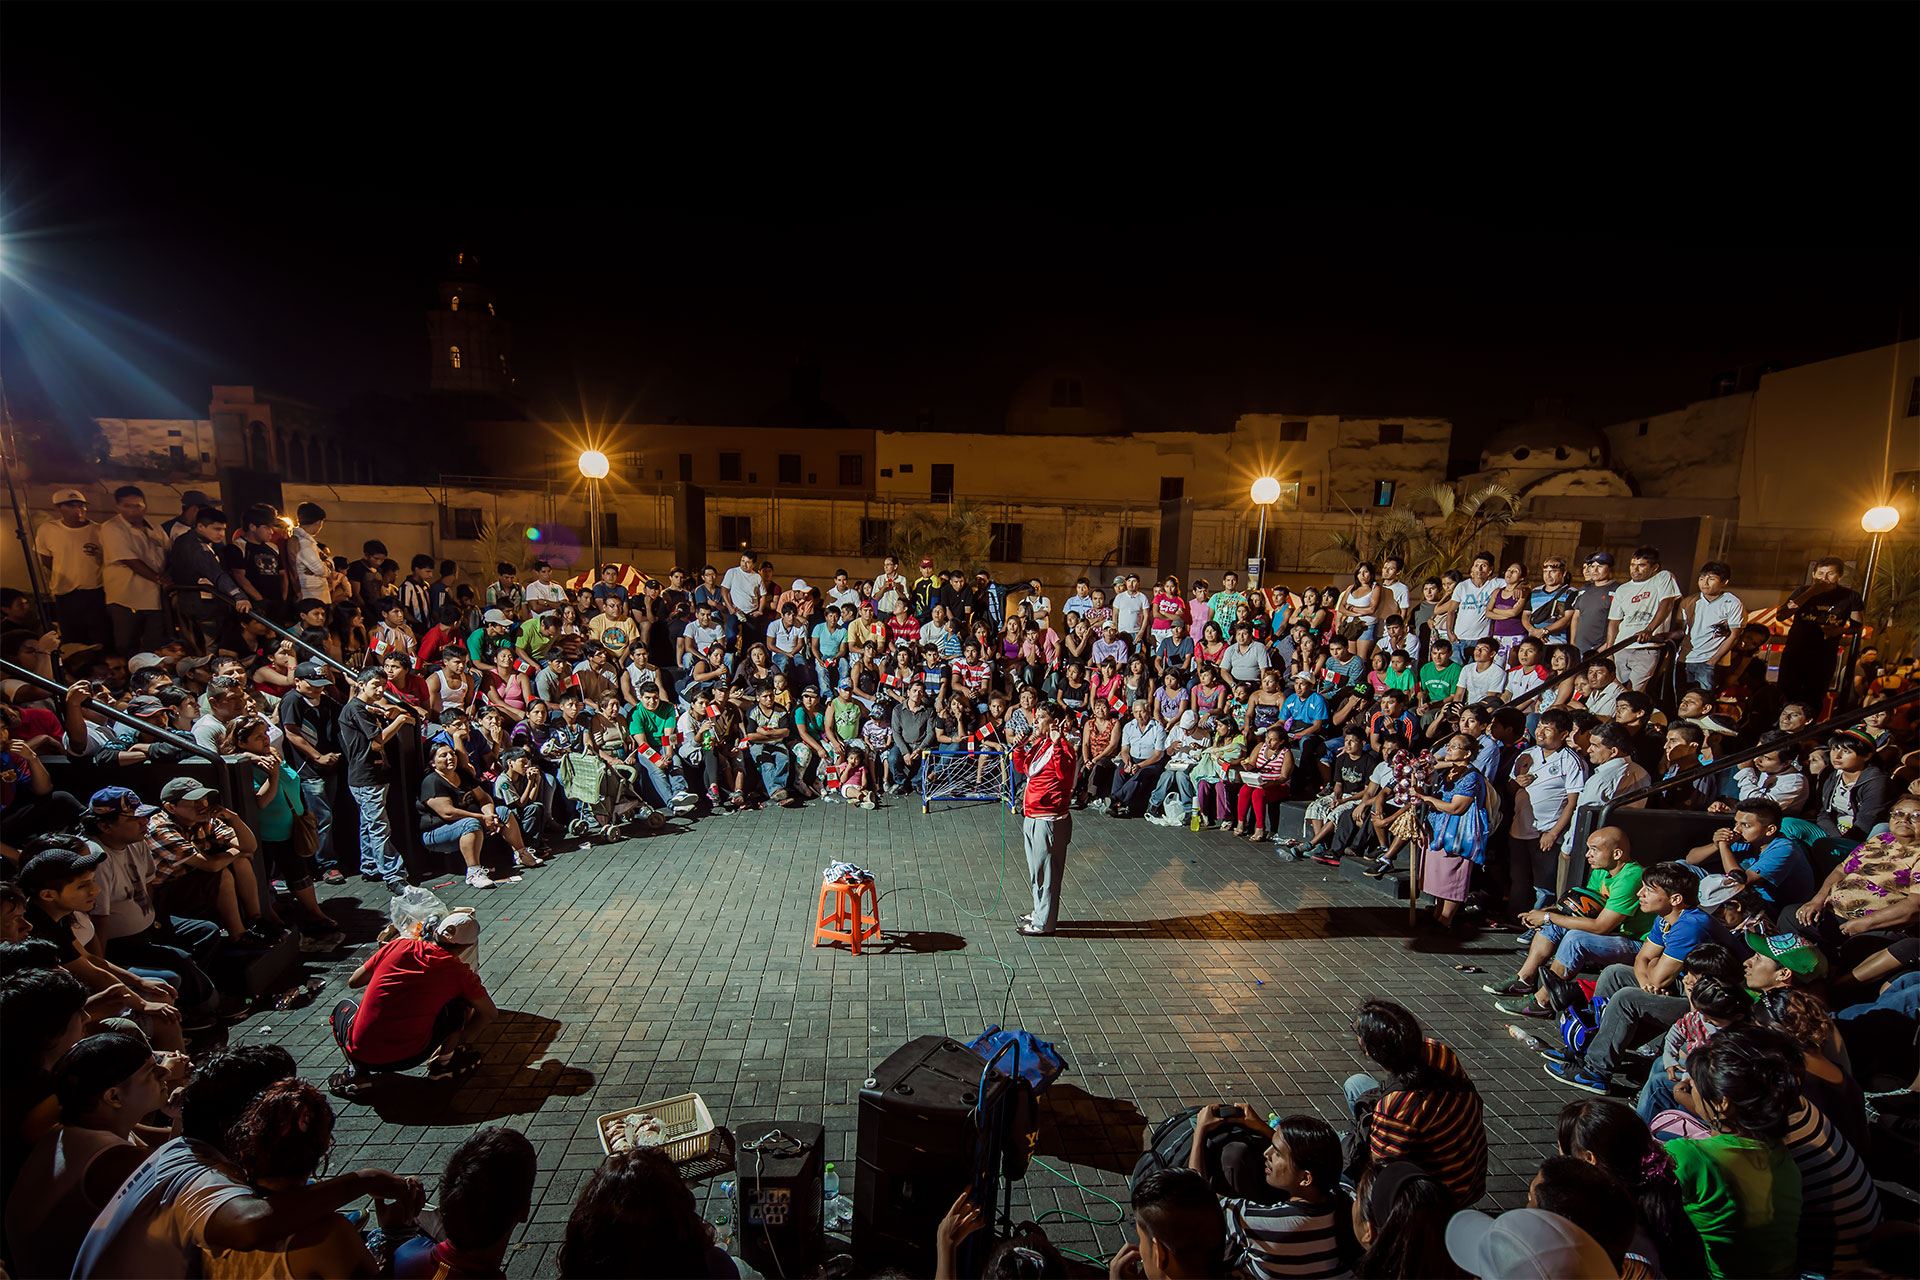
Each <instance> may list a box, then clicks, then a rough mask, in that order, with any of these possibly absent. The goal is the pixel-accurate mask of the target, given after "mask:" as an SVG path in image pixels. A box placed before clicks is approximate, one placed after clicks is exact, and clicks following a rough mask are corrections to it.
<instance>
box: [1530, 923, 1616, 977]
mask: <svg viewBox="0 0 1920 1280" xmlns="http://www.w3.org/2000/svg"><path fill="white" fill-rule="evenodd" d="M1540 932H1541V933H1543V934H1545V935H1546V936H1547V937H1549V938H1551V939H1553V940H1554V942H1556V943H1558V944H1559V945H1557V946H1556V947H1555V948H1554V950H1553V958H1554V959H1555V960H1557V961H1559V962H1560V965H1561V967H1562V968H1564V969H1565V970H1566V971H1567V972H1568V973H1598V972H1600V970H1602V969H1604V968H1606V967H1607V966H1608V965H1610V964H1632V963H1633V958H1634V957H1635V956H1637V955H1639V954H1640V944H1639V943H1638V942H1635V941H1634V940H1633V939H1632V938H1623V937H1621V936H1620V935H1619V934H1617V933H1582V932H1580V931H1579V930H1577V929H1563V928H1561V927H1560V926H1559V925H1557V924H1549V925H1542V926H1541V927H1540Z"/></svg>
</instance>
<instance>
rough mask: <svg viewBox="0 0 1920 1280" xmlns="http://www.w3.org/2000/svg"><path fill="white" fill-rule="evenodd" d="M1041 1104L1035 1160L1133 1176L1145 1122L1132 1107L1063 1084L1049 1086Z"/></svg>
mask: <svg viewBox="0 0 1920 1280" xmlns="http://www.w3.org/2000/svg"><path fill="white" fill-rule="evenodd" d="M1039 1103H1040V1139H1039V1145H1038V1147H1037V1150H1036V1154H1038V1155H1040V1156H1041V1157H1043V1158H1046V1159H1049V1160H1064V1161H1067V1162H1068V1163H1070V1164H1078V1165H1085V1166H1087V1167H1089V1168H1093V1169H1103V1170H1105V1171H1107V1172H1108V1173H1117V1174H1121V1175H1123V1176H1124V1175H1126V1174H1130V1173H1132V1172H1133V1166H1134V1163H1135V1162H1136V1161H1137V1160H1139V1158H1140V1153H1141V1152H1142V1151H1144V1150H1145V1149H1146V1137H1147V1118H1146V1116H1144V1115H1142V1114H1141V1112H1140V1109H1139V1108H1138V1107H1136V1106H1134V1105H1133V1103H1131V1102H1129V1101H1127V1100H1125V1099H1123V1098H1099V1097H1095V1096H1094V1095H1093V1094H1090V1093H1088V1092H1087V1091H1086V1090H1085V1089H1081V1088H1079V1087H1077V1086H1075V1085H1071V1084H1067V1083H1066V1082H1065V1081H1055V1082H1054V1083H1053V1084H1051V1085H1049V1086H1048V1087H1047V1091H1046V1092H1045V1093H1043V1094H1041V1095H1040V1098H1039ZM1029 1176H1031V1175H1029Z"/></svg>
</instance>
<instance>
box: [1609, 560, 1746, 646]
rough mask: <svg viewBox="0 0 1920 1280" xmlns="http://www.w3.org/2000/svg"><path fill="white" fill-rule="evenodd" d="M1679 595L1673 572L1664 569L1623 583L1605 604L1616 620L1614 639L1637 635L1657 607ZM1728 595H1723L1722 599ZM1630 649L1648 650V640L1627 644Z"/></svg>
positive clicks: (1651, 617) (1646, 624) (1644, 628)
mask: <svg viewBox="0 0 1920 1280" xmlns="http://www.w3.org/2000/svg"><path fill="white" fill-rule="evenodd" d="M1679 598H1680V587H1679V585H1678V584H1677V583H1675V582H1674V580H1673V575H1672V574H1670V573H1668V572H1667V571H1666V570H1665V569H1662V570H1661V571H1660V572H1658V573H1656V574H1654V575H1653V576H1652V577H1651V578H1648V579H1647V580H1646V581H1645V582H1623V583H1621V584H1620V586H1619V589H1618V590H1616V591H1615V592H1614V593H1613V603H1612V604H1611V605H1609V606H1608V607H1607V620H1608V621H1609V622H1618V623H1619V624H1620V628H1619V630H1617V631H1615V632H1614V638H1615V639H1623V638H1625V637H1627V636H1631V635H1637V634H1638V633H1639V632H1642V631H1644V630H1646V629H1647V627H1648V626H1649V625H1650V624H1651V623H1652V622H1653V615H1654V614H1656V613H1658V612H1660V606H1661V605H1663V604H1665V603H1666V602H1667V601H1669V600H1678V599H1679ZM1726 598H1727V597H1725V596H1722V597H1721V599H1723V600H1724V599H1726ZM1627 647H1628V648H1629V649H1651V648H1654V647H1655V646H1654V644H1653V642H1651V641H1648V642H1645V643H1642V644H1635V645H1628V646H1627Z"/></svg>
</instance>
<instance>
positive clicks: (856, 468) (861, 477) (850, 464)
mask: <svg viewBox="0 0 1920 1280" xmlns="http://www.w3.org/2000/svg"><path fill="white" fill-rule="evenodd" d="M866 483H867V459H866V455H865V454H859V453H843V454H841V455H840V487H841V488H843V489H858V488H860V487H862V486H863V485H865V484H866Z"/></svg>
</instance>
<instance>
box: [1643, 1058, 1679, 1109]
mask: <svg viewBox="0 0 1920 1280" xmlns="http://www.w3.org/2000/svg"><path fill="white" fill-rule="evenodd" d="M1679 1105H1680V1104H1679V1103H1678V1102H1676V1101H1675V1100H1674V1097H1673V1081H1671V1080H1669V1079H1667V1069H1666V1068H1665V1067H1663V1066H1661V1065H1660V1064H1659V1063H1658V1062H1655V1063H1654V1064H1653V1071H1652V1072H1651V1073H1650V1074H1649V1075H1648V1076H1647V1082H1646V1083H1645V1084H1643V1085H1641V1086H1640V1093H1639V1095H1638V1096H1637V1097H1635V1098H1634V1100H1633V1109H1634V1110H1635V1111H1637V1112H1639V1114H1640V1118H1641V1119H1642V1120H1646V1121H1648V1122H1651V1121H1652V1120H1653V1118H1654V1117H1655V1116H1657V1115H1659V1114H1660V1113H1661V1112H1662V1111H1671V1110H1673V1109H1674V1108H1675V1107H1677V1106H1679Z"/></svg>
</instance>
